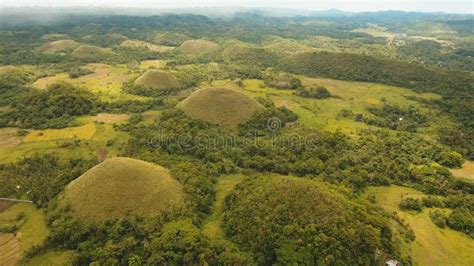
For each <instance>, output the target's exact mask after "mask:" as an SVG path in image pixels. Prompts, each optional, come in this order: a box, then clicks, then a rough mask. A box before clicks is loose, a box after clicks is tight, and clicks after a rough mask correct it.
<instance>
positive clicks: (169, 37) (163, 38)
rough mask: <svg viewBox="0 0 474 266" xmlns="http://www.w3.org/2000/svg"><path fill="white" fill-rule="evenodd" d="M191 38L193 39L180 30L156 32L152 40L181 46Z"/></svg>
mask: <svg viewBox="0 0 474 266" xmlns="http://www.w3.org/2000/svg"><path fill="white" fill-rule="evenodd" d="M189 39H191V38H190V37H189V36H187V35H186V34H183V33H180V32H165V33H158V34H156V35H155V37H154V38H153V40H152V42H153V43H156V44H161V45H166V46H179V45H181V44H182V43H184V42H185V41H187V40H189Z"/></svg>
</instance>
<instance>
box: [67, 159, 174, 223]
mask: <svg viewBox="0 0 474 266" xmlns="http://www.w3.org/2000/svg"><path fill="white" fill-rule="evenodd" d="M62 201H63V203H65V204H70V205H71V207H72V210H73V212H74V214H75V215H77V217H79V218H82V219H85V220H94V221H102V220H106V219H110V218H120V217H123V216H125V215H127V214H132V215H138V216H155V215H159V214H161V213H165V212H167V211H170V210H171V209H173V208H177V207H180V206H181V204H182V202H183V192H182V188H181V185H180V184H179V183H178V182H177V181H176V180H175V179H173V178H172V177H171V175H170V173H169V171H168V170H166V169H165V168H163V167H161V166H158V165H155V164H152V163H148V162H145V161H140V160H136V159H131V158H125V157H116V158H111V159H107V160H105V161H104V162H102V163H101V164H99V165H97V166H95V167H93V168H92V169H90V170H89V171H87V172H86V173H84V174H83V175H82V176H80V177H78V178H77V179H75V180H74V181H72V182H71V183H69V185H67V187H66V189H65V192H64V196H63V199H62Z"/></svg>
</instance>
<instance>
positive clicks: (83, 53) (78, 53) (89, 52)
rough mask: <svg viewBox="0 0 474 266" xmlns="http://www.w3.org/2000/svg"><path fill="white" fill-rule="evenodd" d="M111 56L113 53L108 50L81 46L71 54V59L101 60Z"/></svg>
mask: <svg viewBox="0 0 474 266" xmlns="http://www.w3.org/2000/svg"><path fill="white" fill-rule="evenodd" d="M113 54H114V53H113V52H112V51H111V50H110V49H108V48H102V47H98V46H93V45H81V46H79V47H77V48H76V49H75V50H74V51H73V52H72V53H71V55H72V56H73V57H75V58H79V59H91V58H101V57H105V56H110V55H113Z"/></svg>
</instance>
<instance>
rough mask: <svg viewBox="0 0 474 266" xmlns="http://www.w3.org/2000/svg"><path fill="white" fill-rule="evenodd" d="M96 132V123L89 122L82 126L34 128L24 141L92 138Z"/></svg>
mask: <svg viewBox="0 0 474 266" xmlns="http://www.w3.org/2000/svg"><path fill="white" fill-rule="evenodd" d="M95 132H96V127H95V124H93V123H89V124H86V125H83V126H80V127H67V128H63V129H45V130H33V131H31V132H30V133H29V134H28V135H26V136H25V138H24V139H23V141H24V142H34V141H45V140H60V139H91V138H92V137H93V136H94V134H95Z"/></svg>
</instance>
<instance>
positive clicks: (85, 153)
mask: <svg viewBox="0 0 474 266" xmlns="http://www.w3.org/2000/svg"><path fill="white" fill-rule="evenodd" d="M82 119H86V118H82ZM88 119H92V118H90V117H89V118H88ZM95 128H96V133H95V134H94V135H93V136H92V138H91V139H83V140H80V144H79V146H78V147H76V146H75V147H62V146H60V144H61V143H63V142H67V141H70V140H71V139H62V140H42V141H33V142H22V143H20V144H19V145H17V146H16V147H15V148H14V149H13V148H2V147H0V161H2V162H4V163H7V162H13V161H16V160H17V159H19V158H21V157H25V156H31V155H33V154H35V153H39V154H56V155H60V156H61V157H62V158H65V159H66V158H77V157H79V156H80V157H82V158H95V157H96V156H97V152H98V151H99V150H100V149H103V148H104V147H106V148H107V150H108V151H109V156H116V155H118V154H120V153H121V152H122V149H123V148H124V147H125V146H126V143H127V141H128V139H129V135H128V134H127V133H125V132H121V131H117V130H115V129H114V128H113V125H112V124H95ZM108 142H111V143H110V144H109V145H107V144H108Z"/></svg>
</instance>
